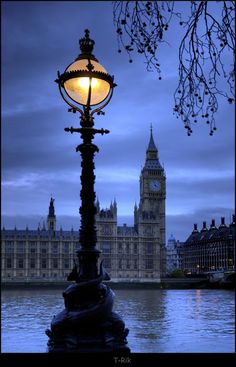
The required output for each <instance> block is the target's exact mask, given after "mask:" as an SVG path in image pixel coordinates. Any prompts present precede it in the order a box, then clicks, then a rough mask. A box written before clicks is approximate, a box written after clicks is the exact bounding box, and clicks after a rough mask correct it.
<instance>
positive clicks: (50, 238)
mask: <svg viewBox="0 0 236 367" xmlns="http://www.w3.org/2000/svg"><path fill="white" fill-rule="evenodd" d="M165 198H166V176H165V171H164V168H163V167H162V166H161V164H160V161H159V156H158V150H157V147H156V145H155V143H154V140H153V135H152V129H151V134H150V140H149V144H148V148H147V151H146V159H145V165H144V167H143V168H142V171H141V175H140V202H139V205H138V206H137V205H136V204H135V206H134V225H133V226H132V227H130V226H127V225H123V226H118V225H117V203H116V201H114V202H112V203H111V205H110V208H108V209H101V208H100V203H99V202H98V201H97V202H96V207H97V214H96V228H97V248H98V250H100V251H101V256H100V260H102V259H104V266H105V268H106V270H107V271H108V273H109V275H110V277H111V279H112V280H113V281H132V282H160V278H161V277H162V276H164V275H165V272H166V270H165V268H166V253H165V232H166V228H165ZM78 248H79V232H78V231H74V230H71V231H63V230H62V229H60V230H56V215H55V208H54V199H52V198H51V201H50V206H49V212H48V217H47V229H46V228H45V227H44V228H43V229H40V228H38V229H37V230H29V229H28V228H26V230H17V229H16V228H15V229H14V230H6V229H4V228H3V230H2V280H3V281H14V280H18V281H19V280H22V281H33V280H46V281H50V280H54V281H55V280H65V279H66V277H67V275H68V274H69V272H70V271H71V269H72V267H73V265H74V261H75V258H76V255H75V252H76V250H77V249H78Z"/></svg>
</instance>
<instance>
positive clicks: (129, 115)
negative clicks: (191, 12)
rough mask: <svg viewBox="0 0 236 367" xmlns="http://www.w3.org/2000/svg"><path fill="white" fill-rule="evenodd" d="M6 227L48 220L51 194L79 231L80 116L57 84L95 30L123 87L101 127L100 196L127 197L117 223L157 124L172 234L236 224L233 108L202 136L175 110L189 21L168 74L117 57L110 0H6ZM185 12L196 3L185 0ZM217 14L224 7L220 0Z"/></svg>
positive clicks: (129, 210)
mask: <svg viewBox="0 0 236 367" xmlns="http://www.w3.org/2000/svg"><path fill="white" fill-rule="evenodd" d="M1 4H2V225H4V226H5V228H9V229H10V228H14V226H15V225H16V226H17V228H25V227H26V225H28V226H29V228H31V229H35V228H37V227H38V224H39V222H40V223H41V224H42V222H43V220H46V216H47V212H48V206H49V200H50V197H51V195H52V196H53V198H55V209H56V215H57V226H58V228H60V226H62V228H63V229H71V227H72V225H73V227H74V229H78V228H79V206H80V197H79V195H80V156H79V154H78V153H76V152H75V147H76V146H77V145H78V144H79V143H80V137H79V134H73V135H71V134H68V133H66V132H64V127H67V126H71V125H72V126H74V127H75V126H77V125H78V124H79V116H78V114H76V115H74V114H70V113H68V112H67V105H66V104H65V102H64V101H63V100H62V98H61V97H60V94H59V91H58V87H57V84H56V83H55V82H54V80H55V79H56V77H57V71H58V70H59V71H60V72H63V71H64V70H65V68H66V67H67V65H68V64H70V63H71V62H72V61H73V60H74V59H75V57H76V56H77V55H78V54H79V53H80V51H79V44H78V40H79V38H81V37H83V35H84V30H85V29H86V28H88V29H90V31H91V33H90V35H91V38H92V39H94V40H95V48H94V54H95V55H96V57H97V58H98V59H99V61H100V63H101V64H102V65H103V66H104V67H105V68H106V69H107V71H108V72H109V73H110V74H111V75H114V76H115V82H116V83H117V84H118V86H117V88H116V89H115V91H114V95H113V98H112V100H111V102H110V103H109V105H108V106H107V107H106V108H105V113H106V114H105V116H97V117H96V118H95V125H96V127H98V128H102V127H103V128H107V129H109V130H110V131H111V133H110V134H108V135H106V136H97V137H96V138H95V143H96V144H97V145H98V146H99V149H100V151H99V153H98V154H97V156H96V159H95V164H96V193H97V197H98V198H99V201H100V206H101V207H103V208H106V207H109V206H110V202H111V201H112V200H114V198H115V199H116V201H117V204H118V223H119V224H121V225H122V224H123V223H127V224H129V225H132V224H133V208H134V204H135V202H136V203H137V204H138V202H139V175H140V170H141V166H142V165H144V162H145V151H146V148H147V145H148V141H149V136H150V124H152V125H153V136H154V140H155V143H156V145H157V147H158V150H159V158H160V162H161V163H163V164H164V167H165V170H166V176H167V190H166V192H167V198H166V235H167V238H169V236H170V234H171V233H173V235H174V236H175V237H176V239H179V240H180V241H184V240H185V239H186V238H187V237H188V235H189V233H190V232H191V230H192V228H193V223H198V227H199V229H201V227H202V221H205V220H206V221H207V225H208V226H209V225H210V222H211V220H212V219H215V220H216V225H219V223H220V217H221V216H225V217H226V224H228V223H229V221H230V216H231V215H232V214H233V211H234V204H233V203H234V106H233V105H229V104H228V103H226V102H225V100H223V99H220V100H219V111H218V113H217V116H216V125H217V131H216V133H215V134H214V135H213V136H209V131H208V125H206V124H205V122H202V123H199V124H197V125H196V127H195V129H194V131H193V134H192V135H191V137H188V136H187V134H186V130H185V129H184V127H183V124H182V123H181V122H180V120H178V119H176V117H175V116H174V115H173V106H174V99H173V93H174V90H175V88H176V87H177V83H178V75H177V73H178V70H177V65H178V59H177V57H178V40H179V39H180V36H181V32H182V30H181V27H180V26H179V25H178V23H175V22H174V23H173V26H172V27H170V28H169V30H168V41H169V44H163V45H162V46H160V53H159V58H160V62H161V68H162V80H161V81H159V80H158V76H157V74H155V72H147V71H146V69H145V64H144V60H143V59H142V58H141V57H140V56H137V57H134V58H133V63H132V64H130V63H129V62H128V57H127V56H126V55H125V54H124V53H121V54H118V52H117V49H118V46H117V40H116V31H115V26H114V25H113V15H112V3H111V2H109V1H104V2H100V1H95V2H94V1H81V2H79V1H74V2H73V1H35V2H34V1H25V2H24V1H17V2H14V1H2V2H1ZM178 4H179V5H178V6H179V7H180V8H181V9H182V10H183V9H185V7H186V2H185V3H184V4H183V2H178ZM212 6H213V7H215V8H214V11H217V6H218V5H217V3H213V5H212Z"/></svg>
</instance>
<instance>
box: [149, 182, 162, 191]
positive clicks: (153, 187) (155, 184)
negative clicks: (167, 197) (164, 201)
mask: <svg viewBox="0 0 236 367" xmlns="http://www.w3.org/2000/svg"><path fill="white" fill-rule="evenodd" d="M149 187H150V190H151V191H155V192H157V191H159V190H160V188H161V184H160V182H159V181H158V180H152V181H150V183H149Z"/></svg>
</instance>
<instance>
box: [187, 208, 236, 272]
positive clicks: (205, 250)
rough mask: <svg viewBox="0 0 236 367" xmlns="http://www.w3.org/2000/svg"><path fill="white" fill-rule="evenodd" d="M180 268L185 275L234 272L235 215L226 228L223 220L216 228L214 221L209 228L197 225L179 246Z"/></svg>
mask: <svg viewBox="0 0 236 367" xmlns="http://www.w3.org/2000/svg"><path fill="white" fill-rule="evenodd" d="M181 268H182V270H183V271H184V272H185V273H189V274H203V273H209V272H216V271H230V272H234V271H235V215H233V216H232V222H231V223H230V224H229V225H228V226H227V225H226V224H225V218H224V217H222V218H221V224H220V226H219V227H218V228H217V226H216V224H215V220H214V219H213V220H212V223H211V225H210V227H209V228H207V225H206V222H203V226H202V229H201V230H200V231H199V230H198V228H197V224H194V229H193V231H192V233H191V234H190V236H189V237H188V238H187V240H186V241H185V243H184V244H183V246H181Z"/></svg>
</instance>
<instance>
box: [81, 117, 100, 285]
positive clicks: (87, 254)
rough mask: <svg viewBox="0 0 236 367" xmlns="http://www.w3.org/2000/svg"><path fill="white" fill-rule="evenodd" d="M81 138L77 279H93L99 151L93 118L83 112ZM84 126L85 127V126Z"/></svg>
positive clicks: (95, 269) (95, 260)
mask: <svg viewBox="0 0 236 367" xmlns="http://www.w3.org/2000/svg"><path fill="white" fill-rule="evenodd" d="M81 126H82V129H81V130H82V131H81V138H82V139H83V143H82V144H80V145H79V146H78V147H77V149H76V150H77V151H80V154H81V168H82V170H81V176H80V178H81V191H80V197H81V207H80V215H81V226H80V232H79V234H80V245H81V249H80V250H78V251H77V254H78V258H79V279H78V280H79V281H81V280H89V279H94V278H96V277H97V276H98V269H97V260H98V256H99V253H100V251H98V250H97V249H96V242H97V236H96V225H95V215H96V207H95V197H96V194H95V192H94V183H95V177H96V176H95V175H94V168H95V167H94V154H95V153H96V152H98V151H99V149H98V147H97V146H96V145H95V144H93V143H92V140H93V138H94V129H93V120H92V118H91V116H89V115H88V114H85V115H84V116H83V117H82V118H81ZM85 126H86V127H85Z"/></svg>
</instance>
